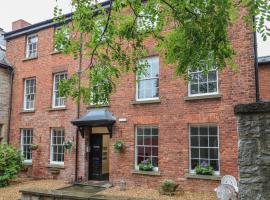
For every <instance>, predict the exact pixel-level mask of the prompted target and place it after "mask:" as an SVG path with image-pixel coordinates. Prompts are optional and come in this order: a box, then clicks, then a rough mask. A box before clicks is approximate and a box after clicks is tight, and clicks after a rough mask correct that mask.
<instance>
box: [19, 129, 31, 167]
mask: <svg viewBox="0 0 270 200" xmlns="http://www.w3.org/2000/svg"><path fill="white" fill-rule="evenodd" d="M25 131H30V132H27V134H28V133H30V134H31V136H30V137H31V143H30V144H24V143H23V139H24V134H25V133H26V132H25ZM27 137H29V136H27ZM33 138H34V135H33V129H31V128H23V129H21V153H22V156H23V157H24V151H23V147H24V146H26V145H31V144H33ZM29 151H30V155H31V159H25V160H24V161H23V162H24V163H32V160H33V157H32V156H33V154H32V150H31V149H29Z"/></svg>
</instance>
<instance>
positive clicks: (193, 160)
mask: <svg viewBox="0 0 270 200" xmlns="http://www.w3.org/2000/svg"><path fill="white" fill-rule="evenodd" d="M197 165H199V160H198V159H192V160H191V169H195V167H196V166H197Z"/></svg>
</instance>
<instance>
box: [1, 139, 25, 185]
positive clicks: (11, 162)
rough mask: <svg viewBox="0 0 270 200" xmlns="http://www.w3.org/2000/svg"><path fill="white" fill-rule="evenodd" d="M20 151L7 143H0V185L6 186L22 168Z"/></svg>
mask: <svg viewBox="0 0 270 200" xmlns="http://www.w3.org/2000/svg"><path fill="white" fill-rule="evenodd" d="M22 160H23V158H22V156H21V152H20V151H18V150H17V149H15V148H14V147H12V146H9V145H7V144H0V187H3V186H7V185H8V184H9V180H10V179H12V178H14V177H15V176H16V175H17V174H18V173H19V171H20V170H21V169H22V168H23V164H22Z"/></svg>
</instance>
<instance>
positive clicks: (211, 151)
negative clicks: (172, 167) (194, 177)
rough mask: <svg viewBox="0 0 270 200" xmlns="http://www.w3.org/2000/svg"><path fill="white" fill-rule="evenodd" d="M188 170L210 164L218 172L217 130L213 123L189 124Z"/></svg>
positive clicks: (193, 170) (192, 171)
mask: <svg viewBox="0 0 270 200" xmlns="http://www.w3.org/2000/svg"><path fill="white" fill-rule="evenodd" d="M189 132H190V133H189V135H190V158H189V160H190V171H191V173H194V172H195V168H196V166H198V165H203V166H206V165H207V166H211V167H213V169H214V172H215V174H219V130H218V126H217V125H215V124H207V125H205V124H204V125H191V126H190V127H189Z"/></svg>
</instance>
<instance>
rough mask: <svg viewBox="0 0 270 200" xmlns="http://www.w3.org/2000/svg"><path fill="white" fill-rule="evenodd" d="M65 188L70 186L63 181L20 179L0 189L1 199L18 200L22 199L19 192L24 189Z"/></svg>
mask: <svg viewBox="0 0 270 200" xmlns="http://www.w3.org/2000/svg"><path fill="white" fill-rule="evenodd" d="M65 186H68V184H67V183H65V182H64V181H63V180H51V179H50V180H48V179H46V180H34V179H25V178H19V179H14V180H12V181H11V184H10V185H9V186H7V187H2V188H0V199H3V200H17V199H18V198H20V197H21V193H20V192H19V191H20V190H23V189H30V188H37V189H38V188H40V189H58V188H61V187H65Z"/></svg>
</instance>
